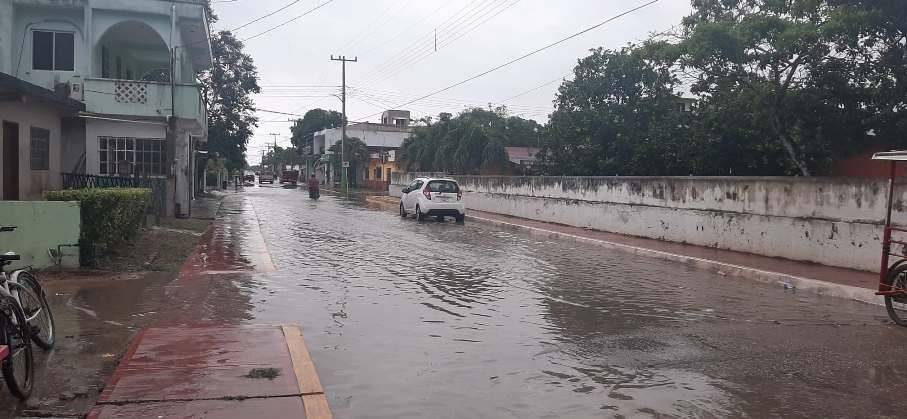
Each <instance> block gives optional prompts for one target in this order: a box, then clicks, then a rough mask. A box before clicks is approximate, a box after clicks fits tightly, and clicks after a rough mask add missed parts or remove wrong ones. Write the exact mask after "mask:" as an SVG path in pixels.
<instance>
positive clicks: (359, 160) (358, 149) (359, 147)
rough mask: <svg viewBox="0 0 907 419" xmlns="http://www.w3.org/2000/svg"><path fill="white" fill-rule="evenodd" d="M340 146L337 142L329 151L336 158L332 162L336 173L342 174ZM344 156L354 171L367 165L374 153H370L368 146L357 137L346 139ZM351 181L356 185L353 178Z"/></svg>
mask: <svg viewBox="0 0 907 419" xmlns="http://www.w3.org/2000/svg"><path fill="white" fill-rule="evenodd" d="M340 146H341V142H340V141H337V142H336V143H334V145H332V146H331V147H330V148H329V150H330V151H331V152H332V153H334V158H333V159H332V160H331V162H332V163H333V166H334V173H340V172H341V171H342V170H343V167H341V161H340V156H341V153H340V149H341V147H340ZM342 155H343V158H344V159H346V160H347V161H348V162H350V167H352V168H354V169H355V168H359V167H362V166H364V165H367V164H368V163H369V162H370V161H371V159H372V153H371V152H370V151H369V149H368V145H366V144H365V142H363V141H362V140H360V139H359V138H356V137H346V141H344V142H343V154H342ZM350 181H351V182H352V183H353V184H355V183H356V182H355V179H353V178H351V179H350Z"/></svg>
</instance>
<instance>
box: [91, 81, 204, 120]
mask: <svg viewBox="0 0 907 419" xmlns="http://www.w3.org/2000/svg"><path fill="white" fill-rule="evenodd" d="M84 91H85V106H86V110H87V111H88V112H92V113H96V114H102V115H116V116H121V117H132V118H135V117H138V118H166V117H167V116H168V115H170V114H171V111H170V110H171V105H170V101H171V97H170V83H165V82H154V81H137V80H118V79H102V78H88V79H85V89H84ZM174 97H175V99H176V112H175V113H174V115H176V117H177V118H179V119H188V120H194V121H197V123H198V125H199V128H200V129H202V130H205V131H207V127H208V120H207V114H206V112H205V102H204V100H203V99H202V95H201V91H200V90H199V86H197V85H191V84H178V85H176V92H175V95H174Z"/></svg>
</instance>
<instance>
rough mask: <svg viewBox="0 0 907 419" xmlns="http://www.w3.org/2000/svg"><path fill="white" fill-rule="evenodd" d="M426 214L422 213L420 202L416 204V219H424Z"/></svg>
mask: <svg viewBox="0 0 907 419" xmlns="http://www.w3.org/2000/svg"><path fill="white" fill-rule="evenodd" d="M424 220H425V214H422V209H421V208H419V204H416V221H424Z"/></svg>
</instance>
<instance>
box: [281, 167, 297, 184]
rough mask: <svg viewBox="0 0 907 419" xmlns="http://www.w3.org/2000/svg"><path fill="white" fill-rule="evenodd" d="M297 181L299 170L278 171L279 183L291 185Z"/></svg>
mask: <svg viewBox="0 0 907 419" xmlns="http://www.w3.org/2000/svg"><path fill="white" fill-rule="evenodd" d="M298 182H299V171H298V170H284V171H282V172H280V183H289V184H291V185H293V186H296V183H298Z"/></svg>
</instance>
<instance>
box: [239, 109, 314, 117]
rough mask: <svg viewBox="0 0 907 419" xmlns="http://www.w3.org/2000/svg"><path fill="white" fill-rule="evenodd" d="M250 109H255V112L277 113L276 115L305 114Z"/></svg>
mask: <svg viewBox="0 0 907 419" xmlns="http://www.w3.org/2000/svg"><path fill="white" fill-rule="evenodd" d="M252 109H253V110H255V111H256V112H265V113H274V114H278V115H289V116H305V115H299V114H295V113H290V112H280V111H270V110H267V109H262V108H252Z"/></svg>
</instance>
